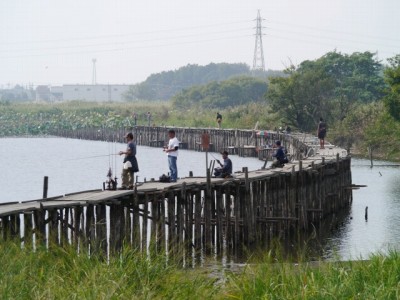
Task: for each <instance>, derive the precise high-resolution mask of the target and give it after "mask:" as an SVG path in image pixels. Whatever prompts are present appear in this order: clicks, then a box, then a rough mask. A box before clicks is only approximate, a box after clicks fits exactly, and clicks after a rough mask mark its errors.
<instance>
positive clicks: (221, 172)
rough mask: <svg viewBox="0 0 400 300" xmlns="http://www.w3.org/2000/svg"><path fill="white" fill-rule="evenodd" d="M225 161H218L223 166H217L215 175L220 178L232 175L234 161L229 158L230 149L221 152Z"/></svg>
mask: <svg viewBox="0 0 400 300" xmlns="http://www.w3.org/2000/svg"><path fill="white" fill-rule="evenodd" d="M221 154H222V158H223V159H224V163H223V164H222V163H221V162H220V161H219V160H218V159H217V163H219V165H220V166H221V167H218V168H215V170H214V176H215V177H220V178H228V177H231V176H232V161H231V160H230V158H228V151H223V152H221Z"/></svg>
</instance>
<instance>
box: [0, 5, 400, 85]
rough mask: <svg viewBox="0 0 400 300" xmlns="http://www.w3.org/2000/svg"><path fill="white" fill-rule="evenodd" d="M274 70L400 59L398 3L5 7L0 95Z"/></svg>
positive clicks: (0, 26)
mask: <svg viewBox="0 0 400 300" xmlns="http://www.w3.org/2000/svg"><path fill="white" fill-rule="evenodd" d="M258 9H259V10H260V12H261V16H262V18H263V19H264V20H263V23H262V25H263V49H264V58H265V65H266V69H274V70H282V69H284V68H285V66H288V65H289V64H290V62H292V63H294V64H295V65H297V64H299V63H300V62H302V61H303V60H307V59H309V60H313V59H316V58H318V57H320V56H322V55H324V54H325V53H327V52H328V51H333V50H334V49H336V50H337V51H339V52H342V53H353V52H356V51H358V52H362V51H371V52H377V55H378V58H379V59H381V60H382V61H383V62H386V58H388V57H392V56H394V55H395V54H400V0H379V1H378V0H279V1H276V0H274V1H272V0H245V1H244V0H241V1H239V0H201V1H194V0H157V1H156V0H64V1H61V0H0V88H2V87H3V88H5V87H6V86H7V85H11V86H13V85H15V84H23V85H26V84H33V85H34V86H35V85H39V84H50V85H61V84H67V83H86V84H90V83H92V75H93V63H92V59H94V58H95V59H96V60H97V62H96V79H97V80H96V81H97V83H121V84H122V83H125V84H131V83H137V82H141V81H143V80H145V79H146V78H147V77H148V76H149V75H151V74H152V73H158V72H161V71H168V70H175V69H178V68H180V67H182V66H185V65H187V64H198V65H206V64H209V63H210V62H214V63H220V62H228V63H246V64H248V65H249V66H252V65H253V54H254V46H255V32H256V30H255V26H256V22H255V19H256V17H257V10H258Z"/></svg>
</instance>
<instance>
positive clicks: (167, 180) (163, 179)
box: [159, 174, 171, 182]
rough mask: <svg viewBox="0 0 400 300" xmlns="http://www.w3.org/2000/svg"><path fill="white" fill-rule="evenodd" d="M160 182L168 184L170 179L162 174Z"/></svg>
mask: <svg viewBox="0 0 400 300" xmlns="http://www.w3.org/2000/svg"><path fill="white" fill-rule="evenodd" d="M159 180H160V182H170V181H171V177H169V176H168V175H165V174H162V175H161V176H160V178H159Z"/></svg>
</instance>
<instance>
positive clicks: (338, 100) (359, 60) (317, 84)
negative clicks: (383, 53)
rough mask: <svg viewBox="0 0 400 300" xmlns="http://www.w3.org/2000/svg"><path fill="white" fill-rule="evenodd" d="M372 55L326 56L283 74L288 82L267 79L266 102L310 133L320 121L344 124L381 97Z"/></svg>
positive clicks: (377, 64)
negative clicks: (361, 107)
mask: <svg viewBox="0 0 400 300" xmlns="http://www.w3.org/2000/svg"><path fill="white" fill-rule="evenodd" d="M374 55H375V54H373V53H370V52H364V53H353V54H351V55H346V54H341V53H338V52H336V51H333V52H329V53H327V54H326V55H324V56H322V57H321V58H319V59H317V60H315V61H304V62H302V63H301V64H300V65H299V66H298V67H294V66H292V67H290V68H289V69H288V70H286V73H287V74H288V77H287V78H273V79H270V87H269V92H268V93H267V100H268V101H269V102H270V103H271V106H272V108H273V109H274V110H275V111H279V112H280V113H281V117H282V118H285V119H286V120H287V122H288V123H291V124H292V125H293V126H296V127H298V128H300V129H302V130H306V131H310V130H313V129H314V128H315V126H316V124H317V121H318V119H319V118H320V117H323V118H324V119H326V120H327V121H328V123H334V121H336V120H339V121H343V120H344V118H346V116H347V114H348V113H349V112H350V111H351V110H352V109H354V108H355V107H356V106H357V105H358V103H369V102H373V101H376V100H378V99H380V98H381V97H382V96H383V89H384V86H385V83H384V81H383V78H382V75H381V73H382V65H381V64H380V62H378V61H377V60H376V59H374Z"/></svg>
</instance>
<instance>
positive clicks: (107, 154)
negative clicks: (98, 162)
mask: <svg viewBox="0 0 400 300" xmlns="http://www.w3.org/2000/svg"><path fill="white" fill-rule="evenodd" d="M111 155H119V154H118V153H116V154H105V155H95V156H86V157H78V158H70V159H66V160H65V161H68V160H79V159H87V158H96V157H106V156H111Z"/></svg>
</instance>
